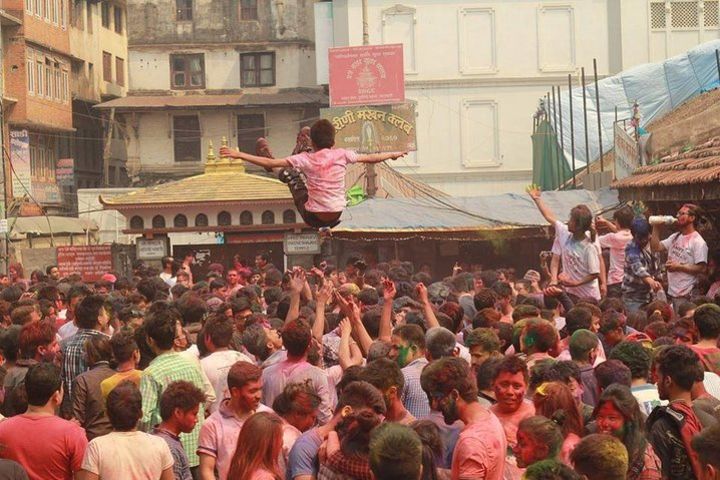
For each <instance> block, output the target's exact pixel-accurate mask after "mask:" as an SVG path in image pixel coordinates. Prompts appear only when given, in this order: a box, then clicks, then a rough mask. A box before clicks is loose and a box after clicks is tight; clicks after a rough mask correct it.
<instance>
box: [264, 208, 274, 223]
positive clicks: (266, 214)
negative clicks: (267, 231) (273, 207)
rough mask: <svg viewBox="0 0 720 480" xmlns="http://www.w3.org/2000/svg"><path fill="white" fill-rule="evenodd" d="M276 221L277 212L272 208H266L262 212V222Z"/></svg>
mask: <svg viewBox="0 0 720 480" xmlns="http://www.w3.org/2000/svg"><path fill="white" fill-rule="evenodd" d="M274 223H275V214H274V213H273V212H271V211H270V210H265V211H264V212H263V214H262V224H263V225H272V224H274Z"/></svg>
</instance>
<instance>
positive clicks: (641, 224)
mask: <svg viewBox="0 0 720 480" xmlns="http://www.w3.org/2000/svg"><path fill="white" fill-rule="evenodd" d="M630 233H631V234H632V236H633V240H634V241H635V243H637V244H638V245H639V246H640V247H641V248H645V246H647V244H648V243H649V242H650V233H652V227H651V226H650V223H648V221H647V219H646V218H645V217H636V218H635V219H633V221H632V222H631V223H630Z"/></svg>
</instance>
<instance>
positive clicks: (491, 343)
mask: <svg viewBox="0 0 720 480" xmlns="http://www.w3.org/2000/svg"><path fill="white" fill-rule="evenodd" d="M465 346H466V347H468V350H470V363H471V365H472V367H473V368H475V369H477V368H480V366H481V365H482V364H483V363H485V361H487V360H488V359H489V358H493V357H500V356H501V355H502V354H501V353H500V338H499V337H498V335H497V333H495V330H493V329H491V328H476V329H474V330H472V331H471V332H470V333H469V334H468V335H467V336H466V337H465Z"/></svg>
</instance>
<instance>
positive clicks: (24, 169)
mask: <svg viewBox="0 0 720 480" xmlns="http://www.w3.org/2000/svg"><path fill="white" fill-rule="evenodd" d="M10 164H11V165H12V195H13V197H15V198H22V197H24V196H25V195H28V193H29V191H30V181H31V172H30V135H29V134H28V131H27V130H10Z"/></svg>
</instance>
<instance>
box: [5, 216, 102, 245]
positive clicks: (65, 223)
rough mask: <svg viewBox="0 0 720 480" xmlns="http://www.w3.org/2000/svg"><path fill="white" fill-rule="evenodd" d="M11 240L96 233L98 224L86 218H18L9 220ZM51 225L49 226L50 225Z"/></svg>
mask: <svg viewBox="0 0 720 480" xmlns="http://www.w3.org/2000/svg"><path fill="white" fill-rule="evenodd" d="M8 223H9V228H10V238H11V239H13V240H18V239H21V238H25V236H26V235H27V234H33V235H50V232H51V231H52V233H53V235H68V234H84V233H85V232H86V231H87V230H90V231H91V232H92V231H95V230H97V229H98V226H97V224H96V223H95V222H94V221H92V220H88V219H85V218H75V217H57V216H52V215H49V216H47V217H44V216H42V217H17V218H15V219H12V220H9V222H8ZM48 223H49V224H48Z"/></svg>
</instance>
